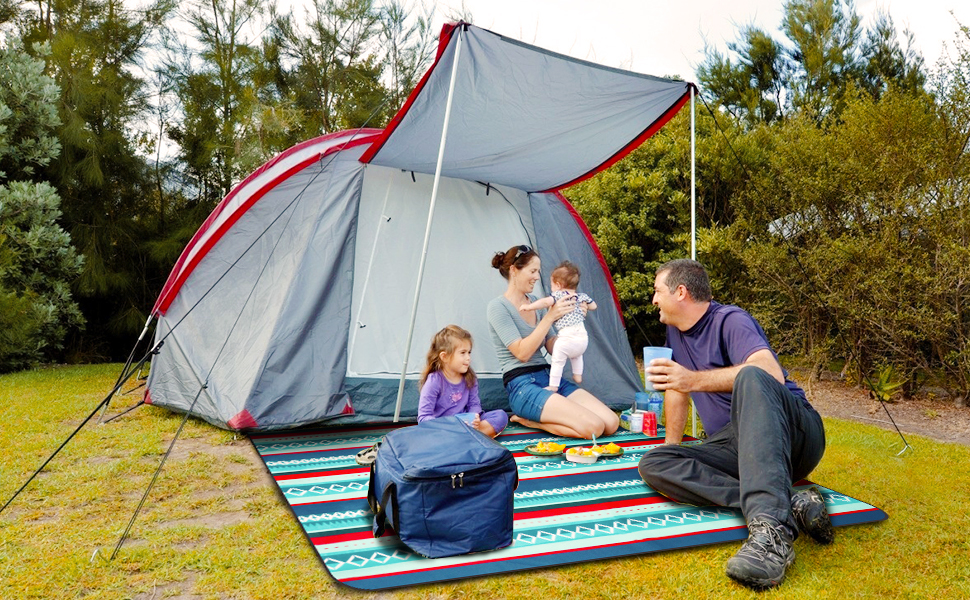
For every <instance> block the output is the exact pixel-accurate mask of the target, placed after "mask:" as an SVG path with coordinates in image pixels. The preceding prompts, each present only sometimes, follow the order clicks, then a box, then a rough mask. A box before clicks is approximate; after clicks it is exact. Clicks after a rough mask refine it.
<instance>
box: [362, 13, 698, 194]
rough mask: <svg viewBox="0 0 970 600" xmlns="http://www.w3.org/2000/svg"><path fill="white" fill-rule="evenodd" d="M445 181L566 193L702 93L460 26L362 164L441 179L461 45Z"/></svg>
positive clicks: (449, 28)
mask: <svg viewBox="0 0 970 600" xmlns="http://www.w3.org/2000/svg"><path fill="white" fill-rule="evenodd" d="M459 36H461V38H462V44H463V45H462V49H461V52H460V58H459V64H458V67H457V71H456V82H455V92H454V100H453V103H452V109H451V110H452V113H451V122H450V124H449V129H448V145H447V151H446V153H445V156H444V162H443V164H442V175H443V176H446V177H454V178H459V179H467V180H471V181H481V182H487V183H493V184H503V185H508V186H511V187H514V188H518V189H520V190H523V191H527V192H534V191H551V190H556V189H561V188H563V187H566V186H569V185H571V184H573V183H576V182H578V181H581V180H583V179H585V178H587V177H590V176H592V175H594V174H595V173H596V172H598V171H601V170H603V169H605V168H607V167H609V166H610V165H611V164H613V163H615V162H616V161H618V160H619V159H620V158H622V157H623V156H624V155H626V154H627V153H628V152H630V151H631V150H633V149H634V148H636V147H637V146H638V145H639V144H641V143H642V142H643V141H644V140H645V139H647V138H648V137H650V136H651V135H653V134H654V133H655V132H656V131H657V130H658V129H660V127H662V126H663V125H664V123H666V122H667V121H668V120H669V119H670V118H671V117H673V115H674V114H676V113H677V111H678V110H679V109H680V108H681V107H682V106H683V105H684V103H686V102H687V101H688V99H689V94H690V89H691V87H693V84H690V83H687V82H684V81H675V80H671V79H661V78H659V77H652V76H649V75H641V74H637V73H633V72H630V71H622V70H619V69H613V68H609V67H604V66H602V65H596V64H593V63H590V62H586V61H581V60H577V59H574V58H570V57H567V56H563V55H561V54H555V53H552V52H549V51H547V50H543V49H541V48H537V47H535V46H529V45H527V44H523V43H522V42H519V41H516V40H513V39H509V38H506V37H504V36H501V35H498V34H496V33H493V32H491V31H487V30H485V29H480V28H478V27H475V26H472V25H469V24H467V23H458V24H450V25H446V26H445V27H444V29H443V30H442V33H441V41H440V43H439V48H438V55H437V57H436V59H435V62H434V64H433V65H432V67H431V69H430V70H429V71H428V72H427V73H426V74H425V76H424V77H423V78H422V80H421V82H420V83H419V84H418V86H417V88H415V90H414V91H413V92H412V93H411V95H410V97H409V98H408V100H407V102H406V103H405V105H404V106H403V107H402V108H401V110H400V111H399V112H398V113H397V115H396V116H395V117H394V119H393V120H392V121H391V124H390V125H389V126H388V127H387V129H386V130H385V132H384V134H383V135H382V136H381V137H380V138H379V139H378V141H377V142H376V143H374V144H373V146H372V147H371V148H370V149H369V150H368V151H367V152H365V154H364V155H363V157H362V158H361V160H362V161H363V162H369V163H372V164H375V165H382V166H387V167H395V168H400V169H405V170H408V171H416V172H419V173H434V172H435V165H436V161H437V154H438V144H439V141H440V140H441V130H442V127H443V123H444V115H445V107H446V104H447V96H448V87H449V83H450V80H451V73H452V67H453V61H454V57H455V54H456V52H455V50H456V46H457V44H458V38H459Z"/></svg>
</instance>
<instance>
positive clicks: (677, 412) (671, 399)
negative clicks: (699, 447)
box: [664, 390, 690, 445]
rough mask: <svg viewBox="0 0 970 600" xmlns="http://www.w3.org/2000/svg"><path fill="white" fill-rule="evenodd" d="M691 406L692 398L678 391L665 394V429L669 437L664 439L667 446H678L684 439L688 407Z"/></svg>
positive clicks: (669, 391)
mask: <svg viewBox="0 0 970 600" xmlns="http://www.w3.org/2000/svg"><path fill="white" fill-rule="evenodd" d="M689 406H690V397H688V396H687V394H684V393H682V392H678V391H677V390H667V393H666V394H664V418H665V419H666V422H665V425H664V427H665V428H666V430H667V436H666V438H664V443H665V444H674V445H677V444H679V443H680V442H681V440H683V439H684V425H685V424H686V423H687V407H689Z"/></svg>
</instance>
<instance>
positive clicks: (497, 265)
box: [492, 252, 505, 269]
mask: <svg viewBox="0 0 970 600" xmlns="http://www.w3.org/2000/svg"><path fill="white" fill-rule="evenodd" d="M504 262H505V253H504V252H496V253H495V256H493V257H492V268H493V269H501V268H502V264H503V263H504Z"/></svg>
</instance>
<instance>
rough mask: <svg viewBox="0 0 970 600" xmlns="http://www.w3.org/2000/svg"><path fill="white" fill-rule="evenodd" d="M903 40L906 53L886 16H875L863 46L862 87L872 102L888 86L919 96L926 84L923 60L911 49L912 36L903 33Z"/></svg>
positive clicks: (888, 17)
mask: <svg viewBox="0 0 970 600" xmlns="http://www.w3.org/2000/svg"><path fill="white" fill-rule="evenodd" d="M903 37H904V38H905V40H906V47H905V49H904V48H903V46H902V45H901V44H900V42H899V38H898V36H897V35H896V26H895V25H894V24H893V21H892V18H891V17H890V16H889V14H888V13H886V12H883V11H879V12H878V13H876V20H875V24H874V26H873V27H872V29H870V30H869V31H868V32H867V34H866V40H865V42H864V43H863V45H862V56H863V57H864V60H865V69H864V73H863V78H862V86H863V88H864V89H865V90H866V91H867V92H868V93H869V94H870V95H871V96H872V97H873V98H877V99H878V98H879V97H880V96H881V95H882V94H883V93H884V92H886V91H887V90H888V89H889V87H890V86H895V87H897V88H899V89H901V90H904V91H907V92H910V93H919V92H922V90H923V86H924V85H925V84H926V74H925V73H924V71H923V68H924V61H923V57H922V56H920V54H919V53H918V52H916V50H914V49H913V43H914V41H913V33H912V32H911V31H909V30H905V31H904V32H903Z"/></svg>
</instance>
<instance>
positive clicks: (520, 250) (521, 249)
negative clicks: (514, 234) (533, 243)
mask: <svg viewBox="0 0 970 600" xmlns="http://www.w3.org/2000/svg"><path fill="white" fill-rule="evenodd" d="M529 252H532V248H530V247H528V246H526V245H525V244H522V245H521V246H519V247H518V248H516V249H515V258H513V259H512V262H515V261H517V260H519V257H520V256H522V255H523V254H528V253H529Z"/></svg>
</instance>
